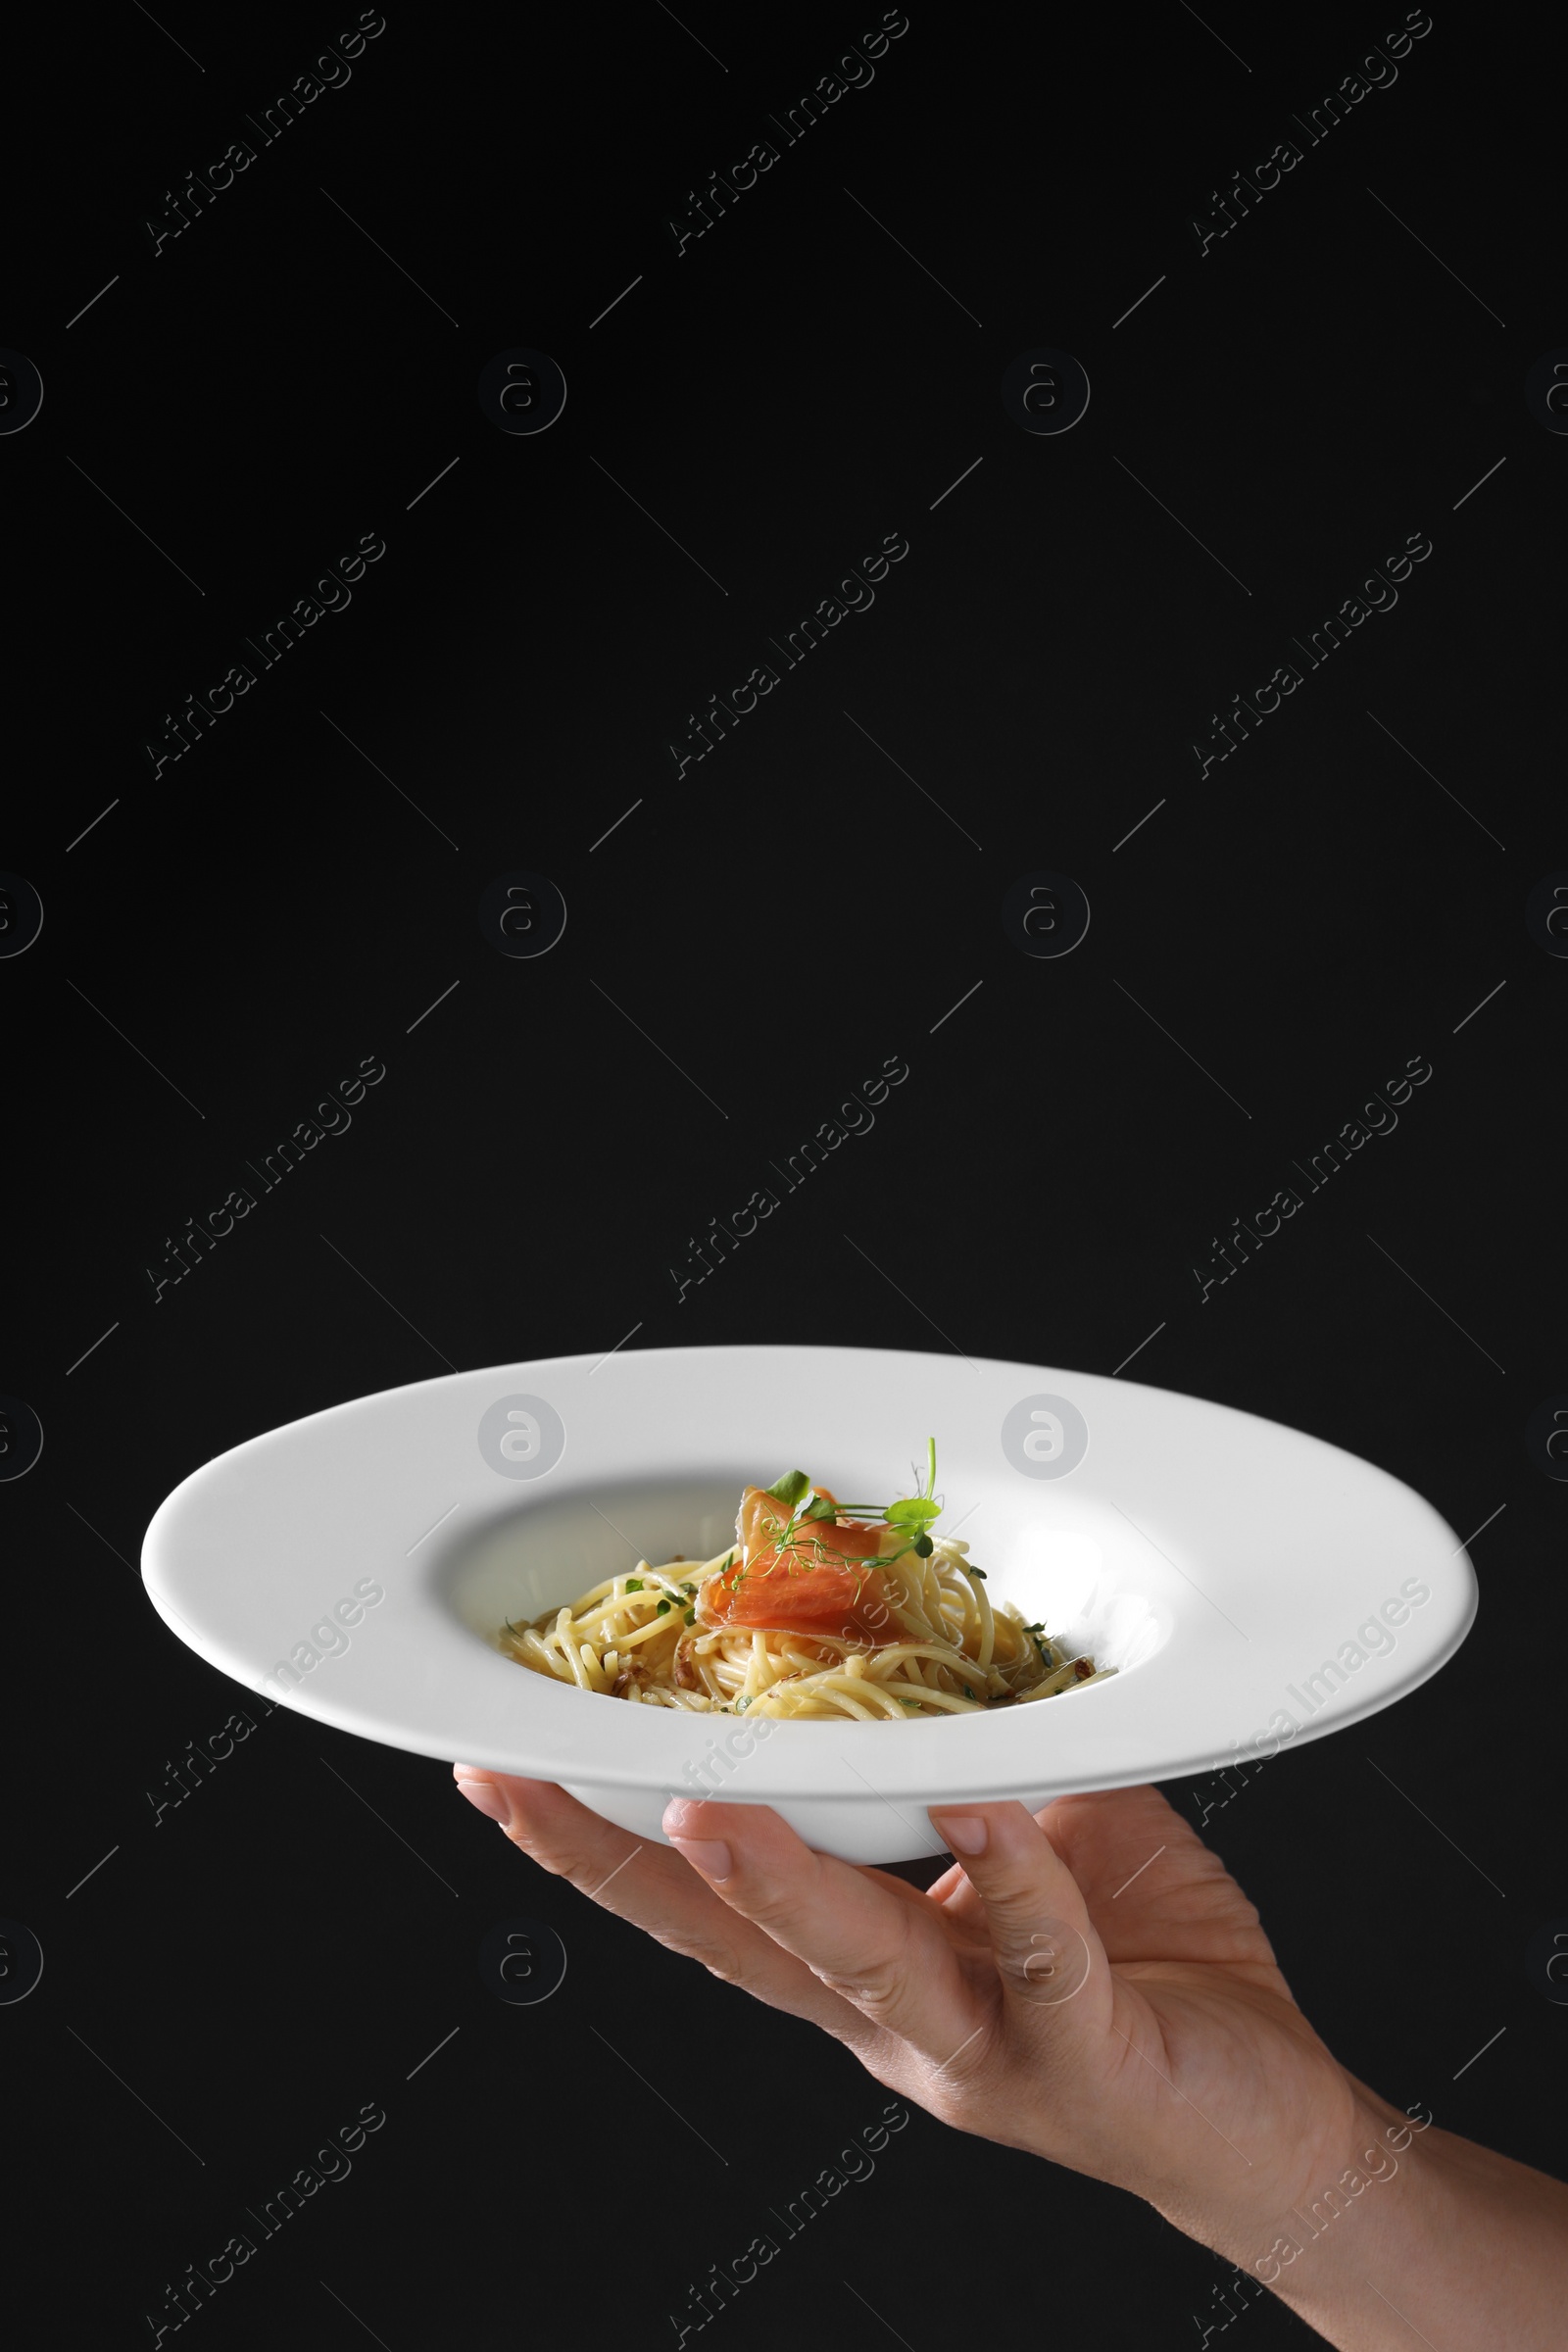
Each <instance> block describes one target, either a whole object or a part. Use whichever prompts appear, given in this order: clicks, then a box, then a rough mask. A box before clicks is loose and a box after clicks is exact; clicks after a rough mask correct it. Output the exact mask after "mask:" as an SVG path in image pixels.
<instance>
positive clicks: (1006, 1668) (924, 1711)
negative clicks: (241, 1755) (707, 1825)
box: [498, 1444, 1115, 1723]
mask: <svg viewBox="0 0 1568 2352" xmlns="http://www.w3.org/2000/svg"><path fill="white" fill-rule="evenodd" d="M935 1485H936V1447H935V1445H934V1444H931V1445H929V1446H927V1470H926V1476H925V1477H924V1478H923V1479H921V1480H920V1481H919V1482H918V1487H917V1491H916V1493H915V1494H913V1495H906V1496H904V1497H902V1498H901V1499H900V1500H898V1501H895V1502H891V1503H886V1504H879V1503H844V1502H840V1500H839V1499H838V1497H837V1495H834V1494H832V1493H831V1492H830V1491H829V1490H828V1489H827V1488H826V1487H820V1486H813V1485H812V1483H811V1481H810V1480H809V1478H808V1477H807V1475H806V1473H805V1471H804V1470H790V1471H786V1472H785V1474H784V1476H783V1477H782V1478H779V1479H776V1480H775V1481H774V1483H773V1485H772V1486H770V1487H747V1488H746V1489H745V1490H744V1492H743V1494H742V1495H741V1507H740V1512H739V1515H738V1517H737V1520H736V1524H735V1537H736V1540H735V1542H734V1543H733V1544H730V1545H729V1546H728V1548H727V1549H726V1550H724V1551H721V1552H715V1553H714V1555H713V1556H712V1558H711V1559H708V1560H702V1561H687V1560H684V1559H681V1558H680V1557H679V1556H677V1557H676V1558H674V1559H672V1560H667V1561H665V1562H664V1563H663V1564H662V1565H661V1566H654V1565H652V1564H651V1563H650V1562H649V1561H647V1560H639V1561H638V1563H637V1566H636V1569H635V1571H633V1572H632V1573H630V1574H624V1575H619V1576H613V1577H607V1578H605V1579H604V1580H603V1581H602V1582H601V1583H599V1584H597V1585H595V1586H593V1588H592V1589H591V1590H590V1591H589V1592H587V1593H582V1594H580V1595H579V1596H578V1598H577V1599H575V1600H573V1601H569V1602H567V1603H566V1604H565V1605H564V1607H562V1608H557V1609H547V1610H546V1611H545V1612H544V1614H543V1615H542V1616H539V1617H536V1618H534V1619H532V1620H531V1621H529V1622H527V1623H525V1624H522V1625H514V1624H513V1623H512V1621H511V1620H510V1618H509V1619H508V1621H507V1623H506V1625H505V1627H504V1628H503V1629H502V1631H501V1633H500V1634H499V1636H498V1645H499V1647H500V1648H501V1649H502V1650H503V1651H504V1652H505V1653H506V1654H507V1655H508V1656H509V1657H512V1658H515V1660H516V1662H517V1663H518V1665H520V1666H527V1667H530V1668H532V1670H533V1671H534V1672H535V1673H537V1674H543V1675H548V1676H550V1677H552V1678H553V1679H554V1680H555V1681H557V1682H561V1683H568V1684H573V1685H575V1687H576V1688H577V1689H578V1690H580V1691H594V1692H597V1693H599V1694H600V1695H602V1696H605V1697H610V1698H622V1699H629V1700H631V1701H632V1702H633V1703H634V1704H637V1705H642V1706H654V1707H676V1708H682V1709H685V1710H687V1711H690V1712H694V1713H698V1714H705V1713H713V1714H728V1715H741V1714H747V1713H751V1714H754V1715H771V1716H781V1717H786V1718H790V1719H794V1718H797V1717H799V1718H804V1719H809V1720H817V1721H826V1720H833V1719H836V1720H838V1721H843V1720H845V1719H846V1718H851V1719H858V1720H860V1721H863V1722H890V1723H897V1722H907V1721H911V1720H913V1719H914V1718H915V1717H917V1716H923V1717H927V1718H930V1717H934V1716H940V1715H973V1714H980V1713H983V1712H985V1711H986V1710H988V1709H991V1708H996V1707H1009V1706H1020V1705H1026V1704H1029V1703H1032V1702H1033V1701H1034V1700H1036V1699H1043V1698H1054V1697H1056V1696H1057V1695H1059V1694H1060V1693H1061V1692H1063V1691H1075V1690H1081V1689H1083V1688H1085V1687H1086V1686H1087V1685H1088V1684H1090V1683H1097V1682H1103V1681H1104V1680H1105V1679H1106V1677H1107V1676H1108V1675H1111V1674H1113V1673H1114V1672H1115V1668H1114V1667H1098V1668H1097V1666H1096V1664H1095V1661H1094V1659H1093V1658H1091V1657H1088V1656H1086V1655H1083V1654H1074V1652H1073V1651H1072V1649H1071V1647H1070V1646H1069V1645H1068V1644H1066V1643H1064V1642H1060V1641H1058V1640H1055V1639H1054V1638H1053V1637H1052V1636H1051V1635H1050V1634H1048V1633H1047V1632H1046V1629H1045V1627H1044V1625H1026V1624H1025V1623H1024V1621H1023V1617H1022V1615H1021V1613H1020V1611H1019V1610H1017V1609H1016V1608H1014V1607H1012V1606H1011V1605H1010V1604H1009V1603H1008V1602H1006V1601H1003V1600H998V1601H995V1602H994V1601H993V1600H992V1598H991V1596H990V1594H989V1593H988V1592H987V1590H986V1574H985V1570H984V1569H983V1568H978V1567H976V1566H974V1565H973V1563H972V1562H971V1561H970V1559H969V1556H968V1554H969V1545H968V1544H966V1543H963V1542H960V1541H959V1540H958V1539H957V1538H956V1537H953V1536H937V1535H933V1534H932V1532H931V1529H932V1526H933V1524H934V1522H935V1521H936V1520H937V1519H938V1518H939V1517H940V1516H941V1512H942V1505H941V1503H940V1502H938V1501H937V1499H936V1497H935V1493H934V1489H935Z"/></svg>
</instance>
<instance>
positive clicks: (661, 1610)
mask: <svg viewBox="0 0 1568 2352" xmlns="http://www.w3.org/2000/svg"><path fill="white" fill-rule="evenodd" d="M654 1615H655V1616H656V1617H667V1616H668V1615H669V1603H668V1601H667V1600H662V1601H661V1602H660V1604H659V1606H658V1608H657V1609H656V1610H655V1611H654Z"/></svg>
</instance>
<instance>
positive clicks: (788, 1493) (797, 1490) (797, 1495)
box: [763, 1470, 811, 1510]
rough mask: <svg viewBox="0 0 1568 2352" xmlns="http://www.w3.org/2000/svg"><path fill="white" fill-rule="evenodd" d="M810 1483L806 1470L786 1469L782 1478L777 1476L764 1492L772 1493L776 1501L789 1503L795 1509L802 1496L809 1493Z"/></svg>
mask: <svg viewBox="0 0 1568 2352" xmlns="http://www.w3.org/2000/svg"><path fill="white" fill-rule="evenodd" d="M810 1485H811V1482H810V1480H809V1478H808V1477H807V1475H806V1472H805V1471H804V1470H786V1471H785V1473H784V1475H783V1477H782V1478H775V1479H774V1481H773V1484H772V1485H771V1486H770V1487H766V1488H764V1489H763V1492H764V1494H768V1495H772V1497H773V1499H774V1501H775V1502H784V1503H788V1505H789V1507H790V1509H791V1510H793V1509H794V1508H795V1505H796V1504H797V1503H798V1502H799V1501H800V1499H801V1496H802V1495H806V1494H809V1491H810Z"/></svg>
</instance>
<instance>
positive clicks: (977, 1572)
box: [963, 1560, 986, 1584]
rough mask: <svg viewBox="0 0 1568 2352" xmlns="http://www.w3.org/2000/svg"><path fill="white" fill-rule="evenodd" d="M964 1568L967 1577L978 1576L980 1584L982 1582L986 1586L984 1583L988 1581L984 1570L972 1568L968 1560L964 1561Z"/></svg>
mask: <svg viewBox="0 0 1568 2352" xmlns="http://www.w3.org/2000/svg"><path fill="white" fill-rule="evenodd" d="M963 1566H964V1573H965V1575H967V1576H977V1577H978V1578H979V1579H980V1582H981V1583H982V1584H984V1583H985V1581H986V1572H985V1570H984V1569H983V1568H971V1567H970V1565H969V1563H968V1561H967V1560H965V1561H964V1563H963Z"/></svg>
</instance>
